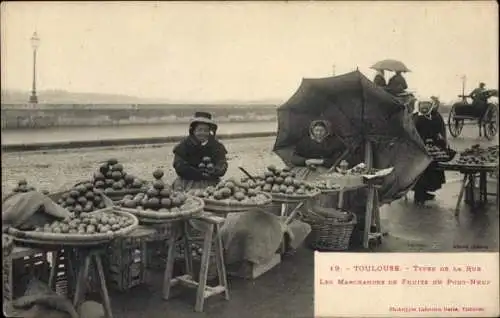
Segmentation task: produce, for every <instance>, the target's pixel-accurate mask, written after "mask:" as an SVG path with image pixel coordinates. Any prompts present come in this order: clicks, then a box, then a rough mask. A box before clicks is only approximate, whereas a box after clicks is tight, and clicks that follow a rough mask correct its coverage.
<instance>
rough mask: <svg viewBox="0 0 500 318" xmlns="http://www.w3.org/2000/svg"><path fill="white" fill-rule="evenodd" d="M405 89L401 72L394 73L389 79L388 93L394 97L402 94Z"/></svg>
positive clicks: (406, 86)
mask: <svg viewBox="0 0 500 318" xmlns="http://www.w3.org/2000/svg"><path fill="white" fill-rule="evenodd" d="M407 88H408V85H407V84H406V80H405V78H404V77H403V75H402V72H401V71H398V72H396V74H394V76H393V77H391V78H390V79H389V83H388V84H387V89H388V91H389V92H391V93H392V94H394V95H398V94H401V93H403V92H404V91H405V90H406V89H407Z"/></svg>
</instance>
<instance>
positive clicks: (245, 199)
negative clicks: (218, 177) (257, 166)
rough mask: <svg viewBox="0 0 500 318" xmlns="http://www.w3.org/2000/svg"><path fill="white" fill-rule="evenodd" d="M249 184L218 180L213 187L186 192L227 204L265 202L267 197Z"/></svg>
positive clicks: (233, 180)
mask: <svg viewBox="0 0 500 318" xmlns="http://www.w3.org/2000/svg"><path fill="white" fill-rule="evenodd" d="M251 186H252V184H251V183H250V182H241V181H238V180H235V179H229V180H223V181H221V182H219V183H218V184H217V185H216V186H215V187H207V188H206V189H203V190H190V191H189V192H188V193H189V194H191V195H193V196H196V197H199V198H202V199H208V200H216V201H224V202H226V203H228V204H231V203H240V204H256V205H260V204H265V203H266V202H267V201H268V199H269V198H268V197H267V196H266V195H264V194H263V193H260V192H259V191H257V190H256V189H253V188H252V187H251Z"/></svg>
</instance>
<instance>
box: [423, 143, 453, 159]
mask: <svg viewBox="0 0 500 318" xmlns="http://www.w3.org/2000/svg"><path fill="white" fill-rule="evenodd" d="M425 149H426V150H427V152H428V153H429V155H430V156H431V157H432V159H434V160H435V161H443V160H448V159H449V155H448V153H447V152H446V151H445V150H444V149H441V148H440V147H438V146H436V145H434V144H432V143H426V144H425Z"/></svg>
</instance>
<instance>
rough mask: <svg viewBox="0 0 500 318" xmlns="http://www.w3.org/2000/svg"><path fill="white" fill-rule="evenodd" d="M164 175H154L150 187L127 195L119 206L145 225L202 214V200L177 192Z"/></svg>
mask: <svg viewBox="0 0 500 318" xmlns="http://www.w3.org/2000/svg"><path fill="white" fill-rule="evenodd" d="M160 175H161V176H163V174H160V173H158V172H157V171H156V172H155V173H154V174H153V176H154V177H155V180H154V181H153V182H152V183H151V184H150V185H149V187H148V188H147V189H145V190H143V191H141V192H139V193H137V194H134V195H131V194H128V195H125V197H124V198H123V199H122V200H120V201H119V202H118V206H119V207H120V208H121V209H122V210H124V211H127V212H130V213H132V214H134V215H135V216H136V217H137V218H138V219H139V221H140V222H141V223H143V224H154V223H166V222H171V221H176V220H182V219H189V218H193V217H195V216H197V215H199V214H201V213H202V211H203V208H204V205H205V204H204V202H203V200H202V199H200V198H197V197H194V196H192V195H187V194H185V193H182V192H176V191H173V190H172V189H171V187H170V186H169V185H166V184H165V183H164V182H163V180H161V177H160Z"/></svg>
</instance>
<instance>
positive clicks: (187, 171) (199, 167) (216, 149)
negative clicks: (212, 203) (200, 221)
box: [172, 112, 228, 191]
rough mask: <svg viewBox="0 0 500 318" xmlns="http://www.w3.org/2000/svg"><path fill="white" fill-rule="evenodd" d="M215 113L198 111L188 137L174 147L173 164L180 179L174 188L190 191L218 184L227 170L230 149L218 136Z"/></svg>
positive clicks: (176, 181) (175, 182) (191, 123)
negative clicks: (227, 157) (227, 156)
mask: <svg viewBox="0 0 500 318" xmlns="http://www.w3.org/2000/svg"><path fill="white" fill-rule="evenodd" d="M216 132H217V124H216V123H215V122H214V121H213V120H212V115H210V114H209V113H206V112H196V113H195V114H194V117H193V118H192V119H191V122H190V124H189V136H188V137H187V138H185V139H184V140H182V141H181V142H180V143H179V144H177V146H175V148H174V162H173V166H174V169H175V172H176V173H177V176H178V178H177V179H176V180H175V181H174V183H173V185H172V187H173V188H174V189H175V190H176V191H188V190H191V189H193V188H195V189H201V188H206V187H207V186H210V185H216V184H217V183H218V182H219V181H220V178H221V177H223V176H224V175H225V174H226V171H227V167H228V165H227V159H226V154H227V150H226V148H225V147H224V145H223V144H222V143H221V142H220V141H218V140H217V139H216V138H215V136H216Z"/></svg>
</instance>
